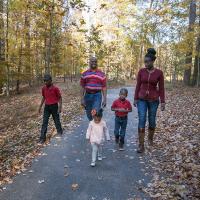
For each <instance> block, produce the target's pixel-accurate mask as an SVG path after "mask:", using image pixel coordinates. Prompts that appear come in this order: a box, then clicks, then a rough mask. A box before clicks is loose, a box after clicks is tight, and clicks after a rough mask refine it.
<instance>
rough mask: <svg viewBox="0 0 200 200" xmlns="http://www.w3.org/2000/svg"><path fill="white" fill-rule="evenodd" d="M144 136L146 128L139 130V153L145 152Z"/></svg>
mask: <svg viewBox="0 0 200 200" xmlns="http://www.w3.org/2000/svg"><path fill="white" fill-rule="evenodd" d="M144 136H145V128H139V129H138V139H139V146H138V149H137V152H138V153H143V152H144Z"/></svg>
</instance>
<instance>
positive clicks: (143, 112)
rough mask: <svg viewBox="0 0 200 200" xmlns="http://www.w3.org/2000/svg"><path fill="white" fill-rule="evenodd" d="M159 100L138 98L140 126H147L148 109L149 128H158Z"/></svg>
mask: <svg viewBox="0 0 200 200" xmlns="http://www.w3.org/2000/svg"><path fill="white" fill-rule="evenodd" d="M158 106H159V101H158V100H157V101H147V100H141V99H140V100H138V102H137V109H138V117H139V124H138V128H145V125H146V116H147V111H148V121H149V128H156V113H157V110H158Z"/></svg>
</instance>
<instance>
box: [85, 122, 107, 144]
mask: <svg viewBox="0 0 200 200" xmlns="http://www.w3.org/2000/svg"><path fill="white" fill-rule="evenodd" d="M86 139H89V140H90V143H91V144H102V143H103V142H104V141H105V139H107V140H110V135H109V131H108V128H107V126H106V122H105V121H104V120H103V119H102V120H101V121H100V122H99V123H95V122H94V120H92V121H91V122H90V123H89V126H88V129H87V133H86Z"/></svg>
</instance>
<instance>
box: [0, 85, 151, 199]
mask: <svg viewBox="0 0 200 200" xmlns="http://www.w3.org/2000/svg"><path fill="white" fill-rule="evenodd" d="M128 89H129V99H130V100H131V102H132V97H133V88H128ZM118 92H119V89H112V90H109V91H108V106H107V109H106V110H105V113H104V118H105V119H106V121H107V124H108V127H109V129H110V135H112V136H113V129H114V113H113V112H111V111H110V106H111V103H112V102H113V100H114V99H115V98H117V97H118ZM87 125H88V121H87V119H86V117H85V116H84V117H83V119H82V121H81V122H80V123H79V126H78V127H77V128H75V129H74V130H73V132H72V133H69V132H68V133H66V134H65V135H64V136H63V138H62V140H59V139H56V138H55V139H53V141H52V142H51V145H49V146H47V147H45V148H44V149H43V152H44V155H43V156H40V157H38V158H37V159H35V160H34V161H33V163H32V166H31V167H30V168H29V169H28V170H27V171H26V172H25V174H26V175H23V174H20V175H18V176H16V177H15V178H14V182H13V184H10V185H7V186H6V187H7V189H6V190H5V191H3V192H1V193H0V199H1V200H128V199H131V200H132V199H134V198H136V197H140V198H141V199H149V197H145V194H144V193H143V192H142V191H141V190H140V189H138V187H139V185H140V184H139V183H138V181H139V182H142V184H147V183H148V182H149V177H148V175H147V176H145V172H144V171H146V170H148V169H146V165H145V157H141V156H140V155H138V154H137V153H136V148H137V145H136V137H137V111H136V109H135V108H134V110H133V112H132V113H131V114H130V115H129V123H128V128H127V129H128V130H127V136H126V150H125V151H123V152H119V151H117V147H116V146H115V144H114V140H113V141H111V142H109V143H107V144H106V145H105V147H104V159H103V161H101V162H98V163H97V166H96V167H95V168H91V167H90V162H91V148H90V145H89V144H87V142H86V140H85V132H86V129H87ZM66 165H67V166H68V168H64V166H65V167H67V166H66ZM66 170H67V172H69V176H67V177H65V176H64V174H65V173H66ZM42 180H44V182H43V183H41V184H40V183H38V181H42ZM72 184H78V189H77V190H75V191H73V190H72V188H71V185H72Z"/></svg>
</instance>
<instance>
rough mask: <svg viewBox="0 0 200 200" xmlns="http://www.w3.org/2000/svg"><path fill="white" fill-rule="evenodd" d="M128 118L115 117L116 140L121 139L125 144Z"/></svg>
mask: <svg viewBox="0 0 200 200" xmlns="http://www.w3.org/2000/svg"><path fill="white" fill-rule="evenodd" d="M127 122H128V117H118V116H116V117H115V130H114V134H115V137H116V138H120V142H121V143H122V144H124V138H125V134H126V127H127Z"/></svg>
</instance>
